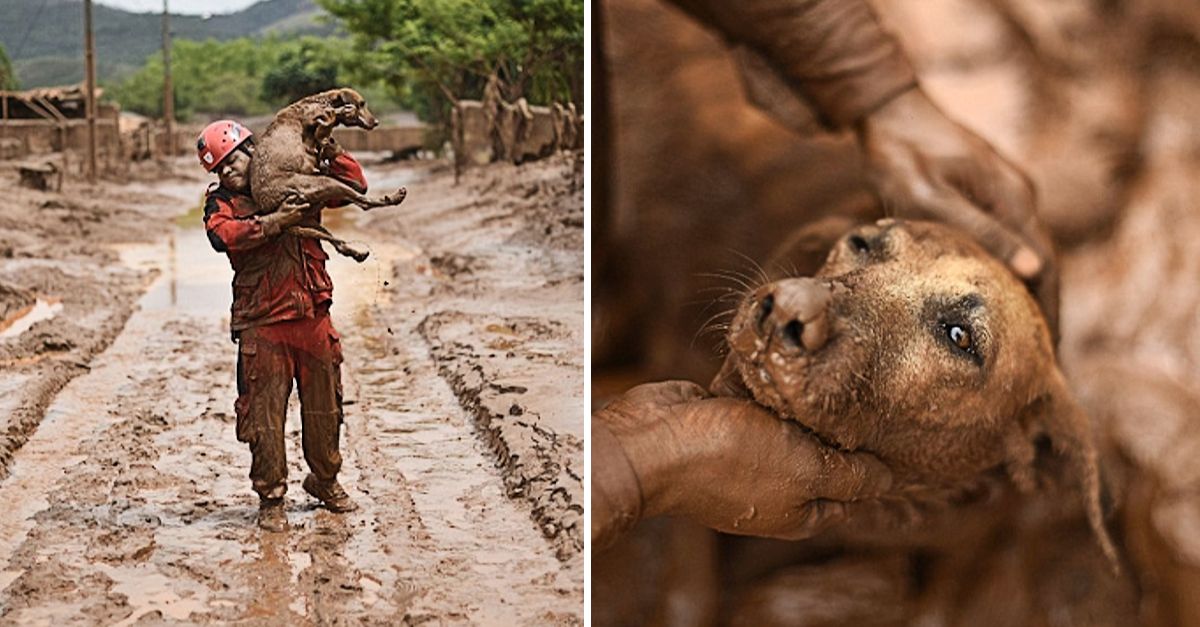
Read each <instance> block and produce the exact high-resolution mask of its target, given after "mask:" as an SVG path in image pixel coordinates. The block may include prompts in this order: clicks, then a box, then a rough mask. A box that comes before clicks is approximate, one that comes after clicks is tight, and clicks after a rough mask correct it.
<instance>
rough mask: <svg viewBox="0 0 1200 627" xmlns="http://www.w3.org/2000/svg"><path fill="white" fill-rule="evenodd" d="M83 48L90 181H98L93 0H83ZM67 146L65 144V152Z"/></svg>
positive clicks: (88, 174) (64, 151) (88, 173)
mask: <svg viewBox="0 0 1200 627" xmlns="http://www.w3.org/2000/svg"><path fill="white" fill-rule="evenodd" d="M83 49H84V50H85V51H86V53H85V54H86V55H87V59H86V62H87V124H88V172H87V176H88V182H89V183H95V182H96V42H95V41H94V40H93V39H92V0H83ZM66 150H67V147H66V146H63V154H66Z"/></svg>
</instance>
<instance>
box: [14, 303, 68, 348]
mask: <svg viewBox="0 0 1200 627" xmlns="http://www.w3.org/2000/svg"><path fill="white" fill-rule="evenodd" d="M62 308H63V305H62V299H59V298H54V297H46V298H40V297H39V298H38V299H37V300H36V301H35V302H34V303H33V304H32V305H30V306H28V307H26V308H24V309H22V310H21V311H18V312H17V313H16V315H13V316H10V317H9V318H7V319H5V320H0V340H6V339H9V338H13V337H17V336H18V335H21V334H22V333H24V332H26V331H28V330H29V328H30V327H32V326H33V325H34V324H37V323H38V322H41V321H43V320H49V319H51V318H53V317H54V316H56V315H58V313H59V312H61V311H62Z"/></svg>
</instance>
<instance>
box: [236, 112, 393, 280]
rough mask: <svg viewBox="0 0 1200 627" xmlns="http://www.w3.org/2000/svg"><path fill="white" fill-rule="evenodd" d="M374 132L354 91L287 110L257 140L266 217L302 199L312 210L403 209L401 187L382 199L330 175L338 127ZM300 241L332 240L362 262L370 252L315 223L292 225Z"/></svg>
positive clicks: (256, 176) (259, 191) (253, 185)
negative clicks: (288, 202)
mask: <svg viewBox="0 0 1200 627" xmlns="http://www.w3.org/2000/svg"><path fill="white" fill-rule="evenodd" d="M339 124H340V125H343V126H357V127H361V128H365V129H368V130H369V129H373V128H375V127H376V126H378V124H379V122H378V120H376V119H375V116H374V115H373V114H372V113H371V111H370V110H369V109H367V104H366V101H365V100H364V99H363V97H362V96H361V95H360V94H359V93H358V92H356V91H354V90H353V89H349V88H341V89H332V90H329V91H326V92H322V93H319V94H315V95H312V96H308V97H306V98H303V99H301V100H298V101H296V102H294V103H292V104H290V105H288V106H287V107H284V108H283V109H282V110H280V111H279V112H278V113H277V114H276V115H275V119H274V120H273V121H272V122H271V124H270V125H269V126H267V129H266V131H264V132H263V133H262V135H260V136H259V137H258V141H257V146H256V147H257V150H256V151H255V154H254V160H253V161H252V162H251V164H250V189H251V193H252V194H253V195H254V201H255V203H256V204H257V205H258V206H259V209H260V211H261V212H262V213H264V214H265V213H272V212H274V211H276V210H277V209H278V208H279V206H280V205H281V204H282V203H283V202H284V201H285V200H287V199H289V198H291V199H293V200H300V201H302V202H303V203H304V204H306V205H307V206H308V210H309V211H310V212H318V211H320V210H321V209H322V208H324V207H327V206H336V205H344V204H350V203H353V204H356V205H358V206H359V207H362V208H363V209H371V208H374V207H383V206H388V205H398V204H400V203H401V202H402V201H403V200H404V197H405V195H406V194H407V190H406V189H405V188H403V187H401V188H400V189H399V190H397V191H396V192H395V193H393V194H389V195H387V196H382V197H378V198H373V197H368V196H366V195H365V194H364V193H363V191H364V190H362V189H356V188H355V187H353V186H351V185H348V184H346V183H345V182H343V181H340V180H338V179H335V178H333V177H331V176H328V175H327V173H328V165H329V162H330V160H332V159H333V158H335V157H336V156H337V154H338V153H340V152H341V148H340V147H339V146H338V145H337V142H335V141H334V139H333V136H332V133H333V127H335V126H337V125H339ZM289 231H290V232H293V233H294V234H296V235H299V236H301V237H316V238H319V239H325V240H328V241H330V242H331V243H332V244H333V245H334V247H335V248H337V250H338V252H340V253H342V254H345V255H348V256H351V257H354V258H355V259H356V260H358V261H362V260H363V259H365V258H366V254H365V253H362V252H360V251H357V250H355V249H353V248H351V247H350V246H348V245H347V244H346V243H345V242H343V241H341V240H339V239H337V238H335V237H333V236H332V235H331V234H330V233H329V232H328V231H327V230H326V229H325V228H324V227H322V226H320V223H319V222H318V221H316V220H311V221H306V222H304V223H301V224H300V225H298V226H295V227H291V229H289Z"/></svg>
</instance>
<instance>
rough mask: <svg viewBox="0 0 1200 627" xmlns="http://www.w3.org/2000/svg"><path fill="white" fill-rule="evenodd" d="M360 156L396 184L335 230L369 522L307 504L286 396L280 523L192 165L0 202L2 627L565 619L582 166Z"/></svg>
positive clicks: (353, 469) (578, 596) (576, 570)
mask: <svg viewBox="0 0 1200 627" xmlns="http://www.w3.org/2000/svg"><path fill="white" fill-rule="evenodd" d="M364 164H365V165H366V173H367V177H368V180H369V181H370V182H371V185H372V187H373V188H374V189H376V190H387V189H390V188H393V187H395V186H396V185H401V184H403V185H407V186H408V188H409V197H408V200H407V201H406V202H405V203H404V205H402V206H401V207H399V208H394V209H384V210H378V211H377V212H374V213H362V212H359V211H357V210H337V211H334V212H331V215H330V219H329V220H328V224H329V225H330V227H331V229H332V230H334V231H335V232H336V233H338V234H340V235H341V236H343V237H345V238H346V239H348V240H350V241H352V242H355V243H358V244H362V245H365V246H366V247H367V248H369V249H370V250H371V258H370V259H368V260H367V261H366V262H365V263H364V264H361V265H359V264H355V263H354V262H352V261H349V260H345V259H342V258H337V257H336V256H335V258H333V259H331V260H330V272H331V274H332V275H333V279H334V284H335V293H334V306H333V317H334V324H335V325H336V326H337V327H338V328H339V330H340V331H341V333H342V336H343V344H344V347H345V352H346V365H345V370H344V374H343V376H344V382H345V386H346V395H347V402H348V404H347V407H346V424H345V430H344V432H343V433H344V435H343V447H342V452H343V456H344V457H345V464H344V469H343V473H342V482H343V484H344V485H346V487H347V489H348V491H349V492H350V494H351V495H352V496H353V497H354V498H355V499H356V500H357V502H358V503H359V505H360V506H361V508H360V510H359V511H357V512H354V513H351V514H348V515H344V516H339V515H335V514H331V513H329V512H327V511H325V510H324V509H318V508H317V507H316V506H315V501H313V500H312V499H310V498H308V496H307V495H305V494H304V493H303V491H302V490H300V489H299V481H300V480H301V479H302V478H303V477H304V474H305V472H306V469H305V468H304V463H303V459H302V455H301V452H300V434H299V415H298V407H297V406H296V401H295V398H294V397H293V401H292V403H291V406H290V408H289V412H290V414H289V418H288V426H287V430H288V446H289V449H288V455H289V459H288V463H289V473H290V475H289V483H290V484H291V485H290V490H289V507H288V517H289V520H290V522H291V526H292V529H291V531H289V532H287V533H280V534H270V533H265V532H261V531H259V530H258V529H257V527H256V526H255V524H254V520H255V512H256V508H257V500H256V498H257V497H256V496H255V495H254V494H253V492H252V491H251V490H250V485H249V480H248V479H247V478H246V474H247V472H248V465H249V453H248V451H247V450H246V448H245V446H244V445H242V444H241V443H239V442H237V441H236V440H235V437H234V424H233V421H234V419H233V401H234V397H235V390H234V364H235V357H236V354H235V346H234V345H233V344H232V343H231V342H230V340H229V333H228V330H227V325H228V316H229V313H228V307H229V300H230V294H229V280H230V277H231V276H232V273H231V271H230V270H229V268H228V262H227V261H226V260H225V258H224V256H222V255H219V254H217V253H215V252H213V251H212V250H211V248H209V246H208V243H207V241H206V239H205V237H204V233H203V230H202V229H201V228H200V213H199V206H198V205H199V200H200V195H201V193H202V191H203V188H204V185H205V184H206V181H205V180H203V179H201V178H200V177H199V176H196V175H198V174H199V172H194V173H193V172H192V171H193V170H194V169H195V168H194V167H193V165H194V164H193V163H192V162H191V161H190V160H184V161H181V162H179V163H174V164H171V166H170V167H169V168H168V169H167V170H166V171H165V172H157V173H151V174H148V175H145V176H142V177H141V180H134V181H132V182H125V183H123V184H120V185H117V184H113V183H107V184H102V185H99V186H97V187H96V188H87V187H84V186H81V185H72V184H68V186H67V188H66V189H64V191H63V193H61V194H56V193H42V192H31V191H28V190H15V191H14V192H13V193H12V194H10V195H9V197H7V198H6V199H4V200H3V201H0V299H2V300H3V305H4V307H5V308H4V309H3V310H2V311H0V313H4V314H5V316H6V320H7V321H8V323H7V324H5V325H4V326H5V327H7V329H8V330H7V331H5V330H4V329H0V333H6V334H7V336H0V392H3V394H2V395H0V398H3V400H0V410H3V411H2V412H0V420H3V421H4V422H3V423H0V428H2V429H3V432H2V433H3V440H0V475H3V476H4V478H3V479H2V480H0V496H2V497H3V502H4V504H5V507H4V508H2V509H0V623H22V624H25V623H34V624H37V623H42V624H51V623H102V624H121V625H128V624H141V623H146V622H150V623H159V622H164V621H166V622H174V621H181V622H187V623H205V622H222V623H224V622H230V621H248V622H250V623H261V624H279V623H291V624H328V623H339V624H341V623H368V624H397V623H403V624H499V625H509V624H511V625H517V624H520V625H562V624H566V625H571V624H581V623H582V616H583V572H582V535H583V534H582V532H583V525H582V504H583V494H582V483H581V477H582V475H583V446H582V442H583V440H582V430H583V426H582V407H583V399H582V394H583V385H582V363H583V337H582V324H583V262H582V251H583V203H582V173H581V169H580V164H579V163H577V159H576V158H575V157H574V156H568V155H563V156H560V157H555V158H552V159H548V160H546V161H543V162H540V163H537V164H531V165H527V166H523V167H513V166H506V165H497V166H493V167H490V168H485V169H480V170H475V171H471V172H468V173H467V174H466V175H465V176H464V178H463V181H462V182H461V183H460V184H459V185H454V184H453V174H452V173H451V172H449V171H448V169H447V168H446V167H445V165H444V164H441V163H432V162H416V163H412V164H393V163H386V162H383V161H380V160H371V158H370V156H366V157H365V158H364ZM2 176H8V175H7V174H3V175H2ZM14 178H15V177H14ZM135 178H137V177H136V176H135ZM4 182H5V183H6V185H5V186H6V187H9V186H8V185H7V184H8V183H10V182H11V180H9V179H5V181H4ZM39 217H40V218H43V219H41V220H39ZM50 218H53V220H54V222H53V223H51V221H50ZM31 322H32V324H30V323H31Z"/></svg>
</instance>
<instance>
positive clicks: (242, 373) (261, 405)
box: [234, 311, 342, 499]
mask: <svg viewBox="0 0 1200 627" xmlns="http://www.w3.org/2000/svg"><path fill="white" fill-rule="evenodd" d="M341 363H342V347H341V339H340V337H339V336H338V333H337V331H335V330H334V328H333V323H332V322H331V321H330V319H329V313H328V312H327V311H326V312H322V313H319V314H318V315H317V317H315V318H301V319H299V320H288V321H285V322H277V323H275V324H269V325H265V326H261V327H251V328H249V329H245V330H243V331H241V333H240V336H239V339H238V365H237V388H238V398H237V402H236V403H235V404H234V409H235V410H236V413H237V438H238V440H239V441H242V442H246V443H248V444H249V445H250V454H251V457H252V461H251V464H250V481H251V482H252V483H253V486H254V491H255V492H258V494H259V496H260V497H262V498H270V499H274V498H282V497H283V495H284V494H285V493H286V492H287V458H286V454H285V452H284V437H283V436H284V424H285V419H286V414H287V402H288V397H289V396H290V395H291V393H292V382H293V381H295V383H296V387H297V389H298V390H299V395H300V418H301V423H302V427H303V430H304V431H303V432H304V435H303V445H304V460H305V461H306V462H308V467H309V469H311V470H312V473H313V474H314V475H316V477H317V479H318V480H319V481H320V482H322V483H328V482H332V481H333V480H334V479H336V478H337V474H338V471H339V470H340V469H341V467H342V455H341V453H340V452H339V450H338V440H339V436H340V430H341V423H342V380H341Z"/></svg>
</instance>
